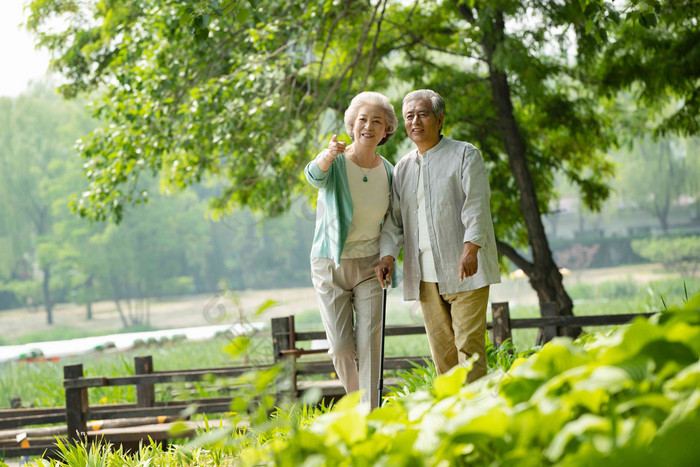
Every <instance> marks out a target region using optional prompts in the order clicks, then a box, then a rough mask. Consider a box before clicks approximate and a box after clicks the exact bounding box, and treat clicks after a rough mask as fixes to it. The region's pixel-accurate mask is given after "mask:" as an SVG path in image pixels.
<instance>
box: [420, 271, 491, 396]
mask: <svg viewBox="0 0 700 467" xmlns="http://www.w3.org/2000/svg"><path fill="white" fill-rule="evenodd" d="M488 300H489V286H486V287H482V288H480V289H476V290H470V291H469V292H460V293H456V294H445V295H440V293H439V292H438V287H437V284H436V283H434V282H422V281H421V283H420V305H421V309H422V310H423V319H424V320H425V330H426V332H427V334H428V343H429V344H430V353H431V354H432V356H433V361H434V362H435V367H436V368H437V372H438V374H443V373H446V372H448V371H449V370H450V369H452V368H453V367H454V366H456V365H458V364H464V363H465V362H466V361H467V360H468V359H469V358H470V357H471V356H472V355H474V354H475V353H478V354H479V360H478V361H476V362H475V363H474V367H473V368H472V370H471V371H470V372H469V375H468V376H467V381H468V382H470V383H471V382H472V381H474V380H477V379H479V378H481V377H482V376H484V375H486V308H487V306H488Z"/></svg>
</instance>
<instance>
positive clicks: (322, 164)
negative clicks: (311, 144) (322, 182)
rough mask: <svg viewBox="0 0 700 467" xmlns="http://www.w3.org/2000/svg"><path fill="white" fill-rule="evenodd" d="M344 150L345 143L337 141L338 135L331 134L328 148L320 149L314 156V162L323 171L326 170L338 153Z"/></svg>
mask: <svg viewBox="0 0 700 467" xmlns="http://www.w3.org/2000/svg"><path fill="white" fill-rule="evenodd" d="M344 152H345V143H343V142H342V141H338V135H333V136H332V137H331V140H330V141H329V142H328V149H324V150H323V151H321V154H319V155H318V157H317V158H316V164H318V167H319V168H320V169H321V170H323V171H324V172H328V169H329V168H330V167H331V164H332V163H333V161H334V160H335V158H336V157H338V154H342V153H344Z"/></svg>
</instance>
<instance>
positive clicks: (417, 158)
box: [413, 135, 447, 164]
mask: <svg viewBox="0 0 700 467" xmlns="http://www.w3.org/2000/svg"><path fill="white" fill-rule="evenodd" d="M445 141H447V138H446V137H445V136H444V135H440V141H438V142H437V144H436V145H435V146H433V147H432V148H430V149H428V150H427V151H425V152H424V153H423V154H422V155H421V154H418V148H416V149H414V150H413V151H414V157H413V160H414V162H415V163H416V164H419V163H420V158H421V157H422V158H425V157H428V156H429V155H431V154H432V153H434V152H435V151H438V150H440V148H441V147H443V146H444V145H445Z"/></svg>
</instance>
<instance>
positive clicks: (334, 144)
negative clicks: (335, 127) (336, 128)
mask: <svg viewBox="0 0 700 467" xmlns="http://www.w3.org/2000/svg"><path fill="white" fill-rule="evenodd" d="M344 152H345V143H343V142H342V141H338V135H333V136H331V140H330V141H329V142H328V151H327V152H326V160H328V162H333V161H334V160H335V158H336V157H338V154H342V153H344Z"/></svg>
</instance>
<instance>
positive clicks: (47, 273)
mask: <svg viewBox="0 0 700 467" xmlns="http://www.w3.org/2000/svg"><path fill="white" fill-rule="evenodd" d="M42 272H43V273H44V282H43V284H42V287H43V289H44V307H45V308H46V323H47V324H53V304H52V303H51V288H50V287H49V281H50V280H51V268H50V267H49V266H47V267H45V268H44V269H42Z"/></svg>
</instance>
